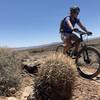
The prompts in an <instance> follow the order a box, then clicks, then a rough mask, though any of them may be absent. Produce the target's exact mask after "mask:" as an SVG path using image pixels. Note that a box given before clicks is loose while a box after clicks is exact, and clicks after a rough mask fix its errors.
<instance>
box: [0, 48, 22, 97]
mask: <svg viewBox="0 0 100 100" xmlns="http://www.w3.org/2000/svg"><path fill="white" fill-rule="evenodd" d="M20 81H21V61H20V60H18V59H17V58H16V56H15V55H14V53H13V51H12V50H11V49H7V48H0V95H6V96H9V95H11V94H10V89H11V88H15V89H18V87H19V84H20Z"/></svg>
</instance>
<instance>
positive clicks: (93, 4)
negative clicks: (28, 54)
mask: <svg viewBox="0 0 100 100" xmlns="http://www.w3.org/2000/svg"><path fill="white" fill-rule="evenodd" d="M73 5H77V6H79V7H80V9H81V12H80V14H79V16H78V17H79V19H80V20H81V22H82V23H83V24H84V25H85V26H86V27H87V29H88V30H89V31H91V32H93V35H92V36H91V37H89V38H94V37H100V0H0V46H7V47H29V46H38V45H43V44H49V43H53V42H61V39H60V35H59V26H60V21H61V20H62V19H63V18H64V17H65V16H68V15H69V8H70V7H71V6H73Z"/></svg>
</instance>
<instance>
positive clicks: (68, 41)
mask: <svg viewBox="0 0 100 100" xmlns="http://www.w3.org/2000/svg"><path fill="white" fill-rule="evenodd" d="M64 46H65V48H64V54H66V52H67V51H68V50H69V49H70V46H71V38H70V35H68V36H65V38H64Z"/></svg>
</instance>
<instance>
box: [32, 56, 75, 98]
mask: <svg viewBox="0 0 100 100" xmlns="http://www.w3.org/2000/svg"><path fill="white" fill-rule="evenodd" d="M50 55H51V54H50ZM73 68H74V63H73V62H72V60H71V59H70V58H66V57H65V56H64V55H62V54H58V55H53V56H49V57H48V59H47V60H46V61H45V63H44V64H43V65H42V66H41V68H40V70H39V73H38V76H37V78H36V79H35V85H34V88H35V100H45V99H44V98H42V97H49V98H50V100H70V99H71V97H72V91H73V87H74V81H75V72H74V70H73ZM40 98H41V99H40Z"/></svg>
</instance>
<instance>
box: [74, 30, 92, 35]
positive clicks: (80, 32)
mask: <svg viewBox="0 0 100 100" xmlns="http://www.w3.org/2000/svg"><path fill="white" fill-rule="evenodd" d="M73 31H74V32H76V33H79V34H80V35H85V34H87V35H88V36H90V35H92V34H93V33H92V32H83V31H81V30H79V29H76V28H75V29H73Z"/></svg>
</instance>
